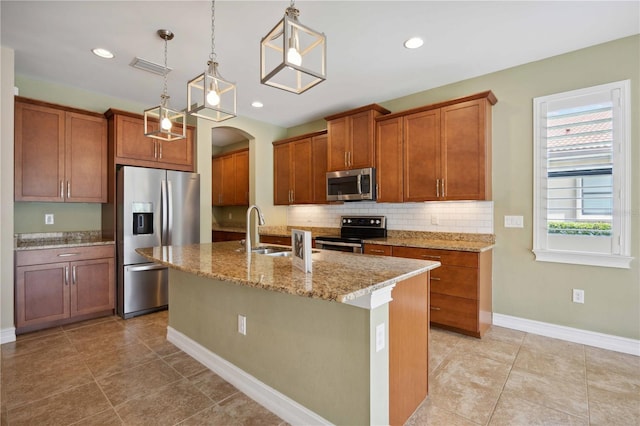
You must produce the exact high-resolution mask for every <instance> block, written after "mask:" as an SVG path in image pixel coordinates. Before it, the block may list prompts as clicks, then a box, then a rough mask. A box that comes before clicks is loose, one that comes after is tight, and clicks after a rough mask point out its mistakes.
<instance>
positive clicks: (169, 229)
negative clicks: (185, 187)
mask: <svg viewBox="0 0 640 426" xmlns="http://www.w3.org/2000/svg"><path fill="white" fill-rule="evenodd" d="M167 213H168V214H167V244H165V245H167V246H170V245H171V243H172V241H171V240H172V237H173V188H172V186H171V181H170V180H169V179H167Z"/></svg>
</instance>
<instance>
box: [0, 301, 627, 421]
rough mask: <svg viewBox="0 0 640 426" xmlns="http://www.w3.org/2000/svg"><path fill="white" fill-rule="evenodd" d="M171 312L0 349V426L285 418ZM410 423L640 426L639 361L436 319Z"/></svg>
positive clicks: (30, 337)
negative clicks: (190, 351)
mask: <svg viewBox="0 0 640 426" xmlns="http://www.w3.org/2000/svg"><path fill="white" fill-rule="evenodd" d="M166 324H167V312H160V313H156V314H151V315H146V316H142V317H137V318H133V319H130V320H126V321H123V320H121V319H119V318H117V317H108V318H102V319H98V320H92V321H87V322H84V323H79V324H74V325H69V326H65V327H57V328H53V329H50V330H45V331H41V332H36V333H31V334H27V335H22V336H19V338H18V340H17V341H16V342H14V343H7V344H4V345H2V346H1V348H0V349H1V355H2V356H1V359H0V362H1V370H0V372H1V380H0V384H1V389H0V396H1V404H0V405H1V411H0V414H1V417H0V418H1V425H3V426H4V425H11V426H13V425H45V424H46V425H70V424H76V425H121V424H127V425H176V424H180V425H285V424H286V423H285V422H283V420H282V419H280V418H278V417H277V416H276V415H274V414H272V413H270V412H269V411H268V410H266V409H265V408H263V407H262V406H260V405H259V404H257V403H256V402H254V401H252V400H251V399H249V398H248V397H246V396H245V395H244V394H242V393H241V392H239V391H238V390H237V389H236V388H234V387H233V386H232V385H230V384H229V383H227V382H225V381H224V380H222V379H221V378H220V377H219V376H217V375H216V374H214V373H213V372H211V371H209V370H207V369H206V368H205V367H204V366H202V365H201V364H199V363H198V362H197V361H195V360H193V359H192V358H191V357H189V356H188V355H186V354H185V353H184V352H182V351H180V350H179V349H177V348H176V347H175V346H173V345H172V344H171V343H169V342H167V341H166V339H165V335H166ZM429 368H430V372H429V374H430V396H429V397H428V398H427V400H426V401H425V402H424V403H423V404H422V405H421V406H420V407H419V408H418V410H417V411H416V413H415V414H414V415H413V416H412V417H411V418H410V419H409V421H408V422H407V425H447V426H449V425H486V424H489V425H534V424H535V425H582V424H585V425H586V424H593V425H599V424H602V425H640V358H639V357H634V356H631V355H624V354H619V353H616V352H611V351H606V350H601V349H596V348H592V347H587V346H583V345H578V344H574V343H568V342H563V341H560V340H554V339H549V338H545V337H540V336H536V335H532V334H527V333H522V332H517V331H513V330H508V329H504V328H499V327H494V328H493V329H492V330H491V331H490V332H489V333H488V334H487V335H486V336H485V338H483V339H482V340H478V339H473V338H469V337H465V336H461V335H458V334H455V333H450V332H447V331H442V330H439V329H435V328H432V330H431V342H430V365H429Z"/></svg>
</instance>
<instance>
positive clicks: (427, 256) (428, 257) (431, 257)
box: [422, 254, 441, 260]
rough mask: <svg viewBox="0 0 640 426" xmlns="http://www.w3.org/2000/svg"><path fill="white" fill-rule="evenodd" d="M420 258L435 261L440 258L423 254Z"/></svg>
mask: <svg viewBox="0 0 640 426" xmlns="http://www.w3.org/2000/svg"><path fill="white" fill-rule="evenodd" d="M422 257H424V258H425V259H436V260H440V259H441V257H440V256H434V255H432V254H423V255H422Z"/></svg>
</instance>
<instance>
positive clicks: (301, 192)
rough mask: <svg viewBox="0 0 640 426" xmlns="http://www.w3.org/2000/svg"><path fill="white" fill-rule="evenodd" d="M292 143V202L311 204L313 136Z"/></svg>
mask: <svg viewBox="0 0 640 426" xmlns="http://www.w3.org/2000/svg"><path fill="white" fill-rule="evenodd" d="M291 145H292V146H291V164H292V166H291V167H292V171H291V183H290V184H291V188H292V189H293V193H292V196H291V202H292V203H293V204H309V203H311V202H312V201H313V186H312V181H313V177H312V176H313V174H312V163H311V138H306V139H302V140H299V141H296V142H292V143H291Z"/></svg>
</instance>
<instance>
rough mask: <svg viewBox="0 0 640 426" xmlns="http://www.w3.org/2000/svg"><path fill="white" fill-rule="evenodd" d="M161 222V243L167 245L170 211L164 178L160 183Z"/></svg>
mask: <svg viewBox="0 0 640 426" xmlns="http://www.w3.org/2000/svg"><path fill="white" fill-rule="evenodd" d="M160 204H161V211H160V223H161V226H162V230H161V231H160V244H161V245H163V246H164V245H167V244H168V239H169V236H168V235H167V229H168V226H167V222H168V217H169V212H168V211H167V181H166V180H163V181H162V182H161V183H160Z"/></svg>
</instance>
